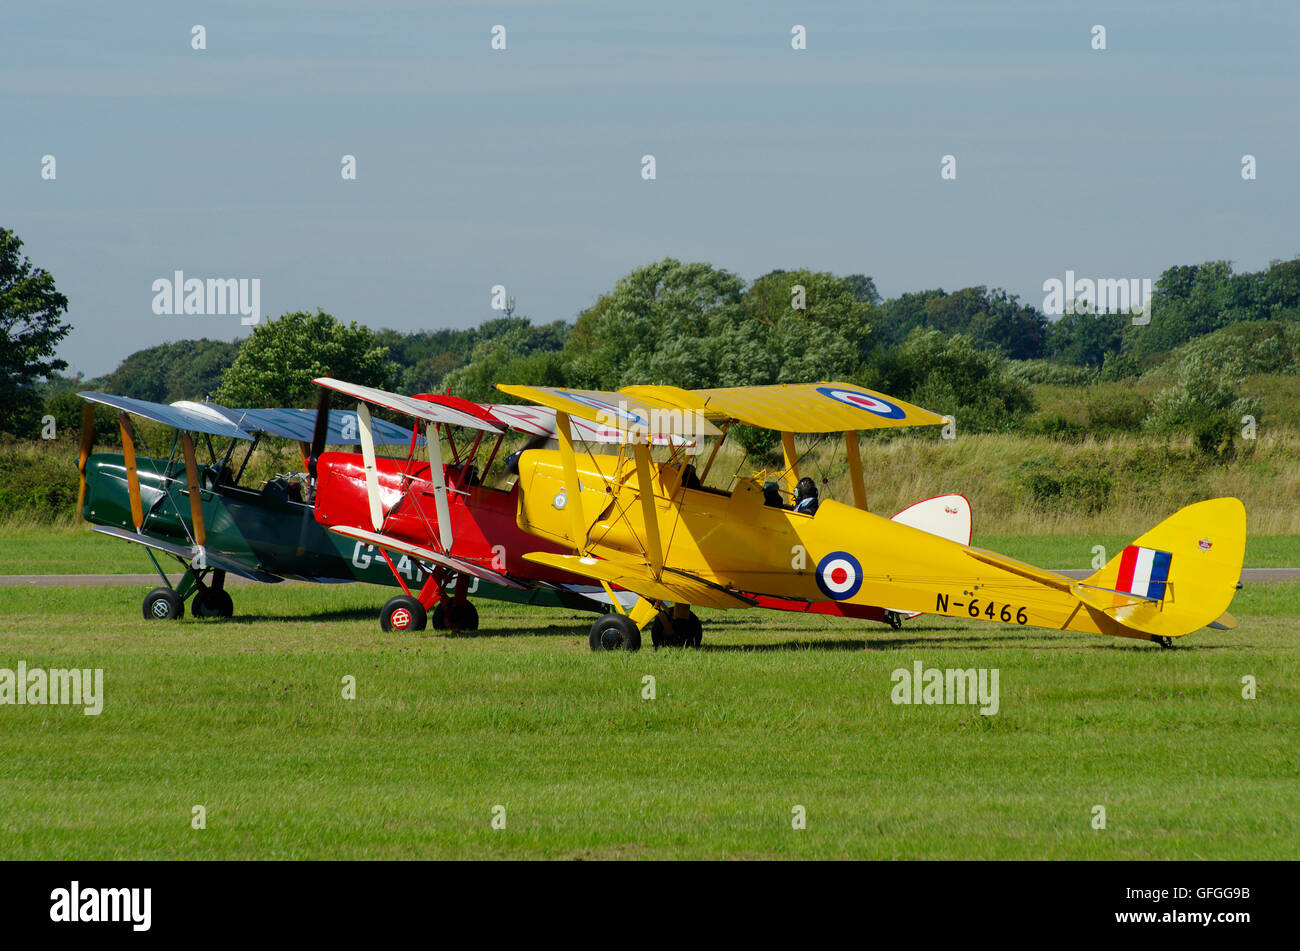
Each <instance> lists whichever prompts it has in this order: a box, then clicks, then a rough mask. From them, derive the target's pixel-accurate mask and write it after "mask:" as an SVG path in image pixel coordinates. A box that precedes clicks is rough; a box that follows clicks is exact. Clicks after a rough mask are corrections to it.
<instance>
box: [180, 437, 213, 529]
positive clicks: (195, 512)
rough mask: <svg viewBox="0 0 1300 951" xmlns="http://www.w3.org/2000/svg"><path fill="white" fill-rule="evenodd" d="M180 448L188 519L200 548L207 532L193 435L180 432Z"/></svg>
mask: <svg viewBox="0 0 1300 951" xmlns="http://www.w3.org/2000/svg"><path fill="white" fill-rule="evenodd" d="M181 448H182V450H183V451H184V453H185V484H186V487H187V488H188V489H189V490H190V519H191V520H192V521H193V522H194V540H195V541H196V542H198V544H199V547H200V548H202V547H203V546H204V545H206V544H207V541H208V533H207V529H206V528H205V527H204V524H203V498H202V496H201V495H200V494H199V464H198V462H197V461H196V460H195V458H194V437H193V436H192V435H190V434H189V433H188V432H184V433H182V434H181Z"/></svg>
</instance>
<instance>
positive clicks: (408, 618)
mask: <svg viewBox="0 0 1300 951" xmlns="http://www.w3.org/2000/svg"><path fill="white" fill-rule="evenodd" d="M428 623H429V615H428V613H427V612H426V611H425V610H424V605H423V604H421V603H420V602H419V601H417V600H416V599H415V598H413V597H411V596H410V595H407V594H399V595H398V596H397V597H395V598H390V599H389V600H388V603H387V604H385V605H384V609H383V610H382V611H380V612H379V626H380V627H381V628H382V629H383V630H385V631H398V632H400V633H406V632H407V631H423V630H424V626H425V625H426V624H428Z"/></svg>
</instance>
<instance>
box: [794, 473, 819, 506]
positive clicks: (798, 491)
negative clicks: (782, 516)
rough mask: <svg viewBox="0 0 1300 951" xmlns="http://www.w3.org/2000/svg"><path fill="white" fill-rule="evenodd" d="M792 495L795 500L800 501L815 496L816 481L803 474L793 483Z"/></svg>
mask: <svg viewBox="0 0 1300 951" xmlns="http://www.w3.org/2000/svg"><path fill="white" fill-rule="evenodd" d="M794 497H795V501H797V502H802V501H803V500H804V499H815V498H817V483H816V482H814V481H813V480H812V479H810V478H808V477H807V476H804V477H803V478H802V479H800V480H799V481H798V482H796V483H795V485H794Z"/></svg>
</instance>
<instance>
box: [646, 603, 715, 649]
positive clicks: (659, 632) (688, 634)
mask: <svg viewBox="0 0 1300 951" xmlns="http://www.w3.org/2000/svg"><path fill="white" fill-rule="evenodd" d="M703 641H704V625H703V624H701V623H700V619H699V618H698V617H697V616H696V614H695V612H694V611H692V612H691V613H690V614H688V615H687V616H686V617H684V618H673V631H672V633H671V634H669V633H668V625H666V624H664V621H663V617H662V616H661V615H658V614H656V615H655V619H654V621H653V622H652V623H651V625H650V643H652V644H654V646H655V647H699V646H700V644H701V643H703Z"/></svg>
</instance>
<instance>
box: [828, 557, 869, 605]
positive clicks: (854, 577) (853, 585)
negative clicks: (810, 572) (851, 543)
mask: <svg viewBox="0 0 1300 951" xmlns="http://www.w3.org/2000/svg"><path fill="white" fill-rule="evenodd" d="M817 587H819V588H821V590H822V594H824V595H826V597H828V598H830V599H831V600H832V601H847V600H848V599H849V598H851V597H853V596H854V595H855V594H857V593H858V590H859V589H860V588H861V587H862V565H861V564H860V563H859V562H858V560H857V559H856V558H854V557H853V556H852V555H850V554H849V553H848V552H846V551H833V552H831V553H830V554H829V555H827V556H826V557H825V558H823V559H822V560H821V561H819V562H817Z"/></svg>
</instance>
